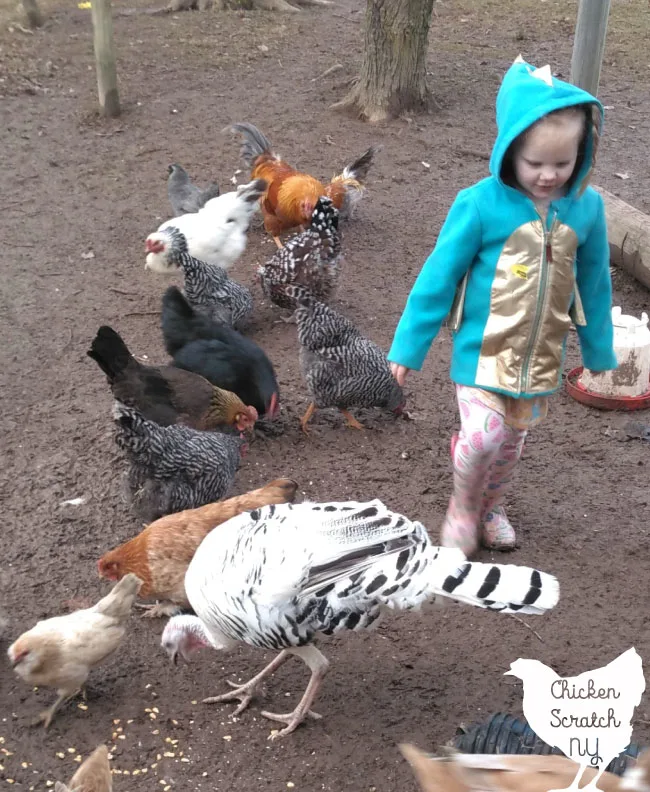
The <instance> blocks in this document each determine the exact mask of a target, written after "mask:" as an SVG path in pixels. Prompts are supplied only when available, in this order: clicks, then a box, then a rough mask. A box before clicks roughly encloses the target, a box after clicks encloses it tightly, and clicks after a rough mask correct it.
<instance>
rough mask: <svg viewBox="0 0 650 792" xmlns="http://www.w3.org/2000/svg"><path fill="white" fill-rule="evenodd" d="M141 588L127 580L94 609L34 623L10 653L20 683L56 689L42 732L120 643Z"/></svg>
mask: <svg viewBox="0 0 650 792" xmlns="http://www.w3.org/2000/svg"><path fill="white" fill-rule="evenodd" d="M141 583H142V581H141V580H140V579H139V578H138V577H137V576H136V575H127V576H126V577H125V578H123V579H122V580H120V582H119V583H116V584H115V585H114V586H113V588H112V589H111V591H110V592H109V593H108V594H107V595H106V596H105V597H103V598H102V599H100V600H99V602H98V603H97V604H96V605H93V606H92V607H91V608H85V609H83V610H78V611H75V612H74V613H68V614H66V615H65V616H54V617H53V618H51V619H44V620H43V621H39V622H37V623H36V624H35V625H34V627H32V629H31V630H28V631H27V632H25V633H23V634H22V635H21V636H20V638H18V639H17V640H16V641H15V642H14V643H13V644H12V645H11V646H10V647H9V649H8V651H7V654H8V655H9V661H10V662H11V664H12V666H13V668H14V671H15V672H16V673H17V674H18V676H20V677H22V678H23V679H24V680H25V682H27V683H29V684H30V685H38V686H39V687H54V688H57V692H58V694H59V697H58V698H57V700H56V701H55V702H54V704H53V705H52V706H51V707H50V709H48V710H45V712H42V713H41V715H40V717H39V719H38V721H37V722H43V723H44V725H45V728H46V729H47V728H48V726H49V725H50V722H51V721H52V718H53V717H54V713H55V712H56V711H57V709H58V708H59V707H60V706H61V704H63V703H64V702H65V701H67V700H68V699H71V698H73V697H74V696H76V695H77V693H79V692H80V690H81V689H82V687H83V686H84V684H85V683H86V680H87V679H88V675H89V674H90V672H91V670H92V669H93V668H95V667H96V666H98V665H99V664H100V663H102V662H103V661H104V660H106V659H107V658H108V657H110V656H111V655H112V654H113V652H115V650H116V649H117V648H118V646H119V645H120V643H121V642H122V639H123V638H124V635H125V633H126V621H127V620H128V618H129V614H130V613H131V608H132V607H133V603H134V602H135V598H136V596H137V594H138V590H139V589H140V585H141Z"/></svg>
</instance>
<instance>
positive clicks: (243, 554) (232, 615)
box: [161, 500, 559, 736]
mask: <svg viewBox="0 0 650 792" xmlns="http://www.w3.org/2000/svg"><path fill="white" fill-rule="evenodd" d="M185 590H186V593H187V598H188V600H189V602H190V604H191V606H192V608H193V610H194V611H195V613H196V616H175V617H173V618H172V619H170V621H169V622H168V624H167V625H166V627H165V630H164V632H163V635H162V641H161V643H162V646H163V648H164V649H165V651H167V653H168V654H169V655H170V657H171V658H172V661H174V662H175V661H176V658H177V657H178V655H179V654H180V655H181V656H182V657H183V658H184V659H188V657H189V656H190V655H191V654H192V652H193V651H194V650H196V649H198V648H200V647H201V646H211V647H213V648H215V649H225V650H227V649H230V648H232V647H234V646H235V645H236V644H237V643H238V642H240V641H242V642H244V643H247V644H249V645H251V646H256V647H259V648H264V649H277V650H279V651H280V654H279V655H278V656H277V657H276V658H275V659H274V660H273V661H272V662H271V663H270V664H269V665H268V666H267V667H266V668H265V669H263V670H262V671H261V672H260V673H259V674H257V676H255V677H254V678H253V679H251V680H250V681H249V682H247V683H246V684H243V685H240V686H236V685H234V686H233V687H235V690H233V691H231V692H229V693H225V694H223V695H221V696H216V697H214V698H210V699H206V700H205V701H206V702H207V703H211V702H218V701H239V702H240V705H239V707H238V708H237V710H236V712H237V713H239V712H241V711H242V710H244V709H245V708H246V707H247V706H248V704H249V702H250V701H251V699H252V697H253V696H254V695H255V693H256V690H257V688H258V686H259V684H260V682H261V681H262V680H263V679H264V678H265V677H267V676H269V675H270V674H272V673H273V672H274V671H275V670H276V669H277V668H279V667H280V666H281V665H282V664H283V663H285V662H286V661H287V660H288V659H289V658H290V657H291V655H296V656H298V657H300V658H301V659H302V660H303V661H304V662H305V663H306V664H307V665H308V666H309V668H310V669H311V672H312V673H311V679H310V681H309V685H308V686H307V689H306V691H305V693H304V695H303V697H302V699H301V700H300V702H299V704H298V706H297V707H296V708H295V709H294V710H293V712H290V713H288V714H277V713H272V712H263V713H262V715H263V716H264V717H266V718H270V719H271V720H275V721H278V722H280V723H284V724H285V726H286V728H284V729H283V730H282V731H280V732H279V733H278V734H277V735H276V736H280V735H286V734H290V733H291V732H292V731H294V729H295V728H296V727H297V726H298V725H299V724H300V723H301V722H302V721H303V720H304V719H305V718H306V717H308V716H311V717H319V716H316V715H315V713H312V712H311V709H310V708H311V705H312V703H313V701H314V699H315V697H316V694H317V693H318V690H319V688H320V686H321V683H322V681H323V678H324V677H325V675H326V673H327V670H328V666H329V662H328V660H327V659H326V658H325V657H324V655H323V654H321V652H320V651H319V650H318V649H317V648H316V647H315V646H314V645H313V641H314V639H315V638H316V636H317V635H318V634H319V633H320V634H323V635H333V634H335V633H339V632H343V631H344V630H359V629H363V628H364V627H367V626H368V625H369V624H371V623H372V622H374V621H375V620H376V619H377V618H378V617H379V615H380V612H381V611H382V610H383V609H384V608H394V609H400V610H408V609H411V608H416V607H418V606H419V605H421V604H422V603H423V602H424V601H425V600H427V599H433V598H434V597H435V596H436V595H440V596H442V597H450V598H451V599H455V600H458V601H460V602H465V603H468V604H470V605H475V606H477V607H480V608H487V609H490V610H498V611H503V612H505V613H510V612H518V613H544V611H546V610H548V609H549V608H553V607H554V606H555V604H556V603H557V601H558V597H559V586H558V582H557V580H556V579H555V578H554V577H552V576H551V575H548V574H545V573H543V572H538V571H537V570H535V569H530V568H527V567H518V566H515V565H512V564H511V565H500V564H480V563H469V562H468V561H467V559H466V558H465V556H464V555H463V553H462V552H461V551H460V550H457V549H453V548H445V547H434V546H433V545H432V544H431V541H430V539H429V536H428V534H427V531H426V529H425V527H424V526H423V525H422V524H421V523H419V522H412V521H411V520H409V519H408V518H406V517H403V516H402V515H400V514H396V513H394V512H391V511H389V510H388V509H387V508H386V506H384V504H383V503H382V502H381V501H379V500H373V501H371V502H368V503H357V502H354V501H351V502H346V503H322V504H319V503H301V504H298V505H290V504H281V505H274V506H265V507H263V508H259V509H255V510H253V511H251V512H250V513H245V514H242V515H240V516H238V517H235V518H233V519H231V520H229V521H228V522H227V523H223V524H222V525H221V526H219V529H218V530H217V531H212V532H210V533H209V534H208V535H207V536H206V538H205V539H204V540H203V542H202V543H201V545H200V546H199V548H198V550H197V551H196V553H195V555H194V558H193V559H192V561H191V563H190V565H189V567H188V569H187V572H186V574H185Z"/></svg>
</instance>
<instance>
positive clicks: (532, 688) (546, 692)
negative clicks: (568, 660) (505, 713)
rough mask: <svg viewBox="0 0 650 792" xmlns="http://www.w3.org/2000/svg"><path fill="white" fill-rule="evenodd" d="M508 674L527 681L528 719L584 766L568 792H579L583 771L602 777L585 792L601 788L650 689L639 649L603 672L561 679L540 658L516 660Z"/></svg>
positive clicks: (541, 734) (540, 733) (525, 704)
mask: <svg viewBox="0 0 650 792" xmlns="http://www.w3.org/2000/svg"><path fill="white" fill-rule="evenodd" d="M506 675H508V676H515V677H518V678H519V679H521V680H522V681H523V683H524V702H523V708H524V715H525V716H526V720H527V721H528V723H529V724H530V726H531V728H532V729H533V731H534V732H535V733H536V734H537V735H538V736H539V737H541V738H542V740H544V742H546V743H548V744H549V745H551V746H553V747H554V748H559V749H560V750H561V751H562V752H563V753H564V754H565V755H566V756H568V757H570V758H571V759H573V761H574V762H577V763H578V764H579V765H580V767H579V769H578V772H577V774H576V776H575V778H574V779H573V782H572V783H571V786H570V787H568V789H571V790H578V788H579V782H580V778H581V776H582V774H583V772H584V770H585V769H586V768H587V767H588V766H589V765H591V767H594V768H598V769H599V771H598V773H597V774H596V775H595V776H594V777H593V778H592V779H591V780H590V781H589V783H588V784H587V785H586V786H585V787H583V788H582V789H583V790H584V789H589V790H595V789H598V787H597V783H598V780H599V778H600V777H601V775H602V773H603V772H604V770H605V768H606V767H607V765H608V764H609V763H610V762H611V761H612V759H615V758H616V757H617V756H618V755H619V754H620V753H621V751H624V750H625V749H626V748H627V746H628V745H629V744H630V741H631V739H632V716H633V714H634V708H635V707H637V706H638V705H639V703H640V701H641V695H642V693H643V691H644V690H645V678H644V676H643V665H642V662H641V658H640V657H639V655H638V654H637V652H636V650H635V649H634V647H632V648H631V649H628V650H627V651H626V652H623V654H622V655H620V656H619V657H617V658H616V659H615V660H612V662H611V663H608V664H607V665H606V666H603V667H602V668H597V669H595V670H593V671H587V672H585V673H584V674H580V675H579V676H576V677H567V678H562V677H560V676H558V675H557V674H556V673H555V671H553V669H552V668H549V667H548V666H546V665H544V664H543V663H541V662H540V661H539V660H525V659H519V660H515V662H514V663H511V664H510V671H506Z"/></svg>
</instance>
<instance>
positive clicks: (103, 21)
mask: <svg viewBox="0 0 650 792" xmlns="http://www.w3.org/2000/svg"><path fill="white" fill-rule="evenodd" d="M91 2H92V19H93V30H94V44H95V64H96V67H97V91H98V93H99V107H100V110H101V112H102V113H103V114H104V115H105V116H110V117H115V116H118V115H119V114H120V97H119V93H118V90H117V69H116V66H115V44H114V41H113V14H112V9H111V0H91Z"/></svg>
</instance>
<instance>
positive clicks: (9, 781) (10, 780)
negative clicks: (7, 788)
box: [7, 778, 16, 784]
mask: <svg viewBox="0 0 650 792" xmlns="http://www.w3.org/2000/svg"><path fill="white" fill-rule="evenodd" d="M7 783H8V784H15V783H16V782H15V781H14V780H13V778H8V779H7Z"/></svg>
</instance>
